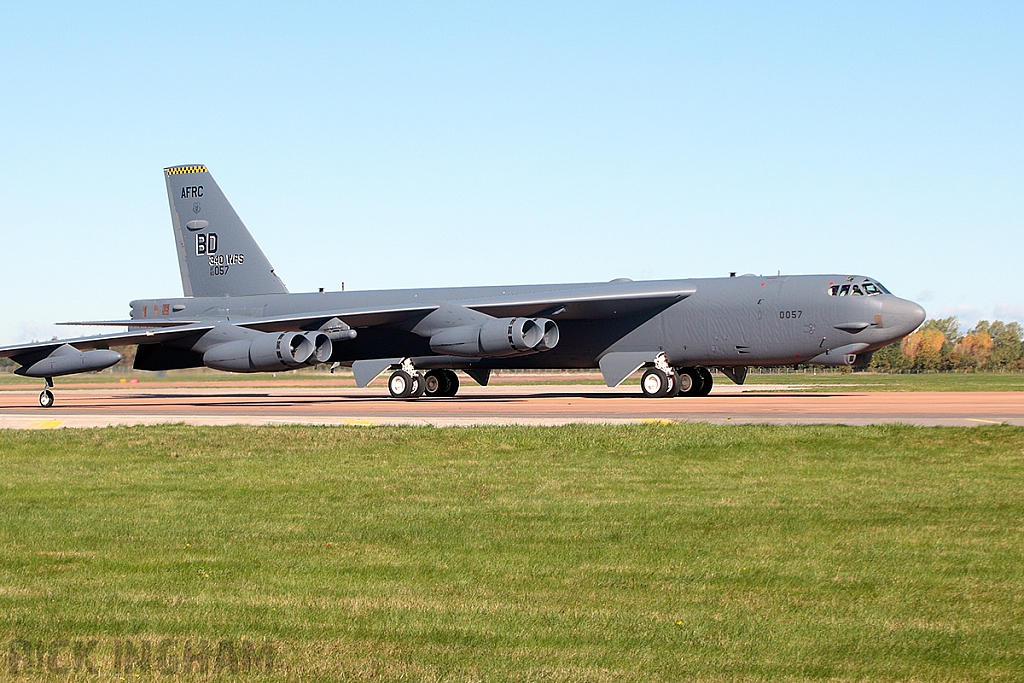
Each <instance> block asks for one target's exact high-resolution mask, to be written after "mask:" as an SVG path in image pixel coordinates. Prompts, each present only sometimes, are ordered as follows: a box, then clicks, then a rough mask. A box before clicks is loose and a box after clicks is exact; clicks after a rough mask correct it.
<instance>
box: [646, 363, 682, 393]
mask: <svg viewBox="0 0 1024 683" xmlns="http://www.w3.org/2000/svg"><path fill="white" fill-rule="evenodd" d="M675 379H676V378H675V373H672V374H669V373H667V372H665V371H664V370H659V369H658V368H649V369H648V370H647V372H645V373H644V375H643V377H641V378H640V389H641V391H643V392H644V396H646V397H648V398H663V397H665V396H669V395H671V394H672V392H673V391H675V388H676V381H675Z"/></svg>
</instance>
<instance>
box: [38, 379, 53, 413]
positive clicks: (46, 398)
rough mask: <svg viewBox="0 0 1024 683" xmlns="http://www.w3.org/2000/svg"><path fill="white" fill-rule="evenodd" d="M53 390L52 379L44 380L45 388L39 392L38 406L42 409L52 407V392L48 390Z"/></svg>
mask: <svg viewBox="0 0 1024 683" xmlns="http://www.w3.org/2000/svg"><path fill="white" fill-rule="evenodd" d="M51 388H53V378H52V377H47V378H46V388H45V389H43V390H42V391H41V392H39V405H41V406H42V407H43V408H52V407H53V392H52V391H50V389H51Z"/></svg>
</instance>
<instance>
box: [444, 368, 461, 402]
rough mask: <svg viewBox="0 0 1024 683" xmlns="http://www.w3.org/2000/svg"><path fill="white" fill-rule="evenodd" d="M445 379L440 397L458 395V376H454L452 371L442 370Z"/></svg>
mask: <svg viewBox="0 0 1024 683" xmlns="http://www.w3.org/2000/svg"><path fill="white" fill-rule="evenodd" d="M441 372H443V373H444V376H445V379H447V380H448V382H447V384H446V385H445V387H444V391H443V392H441V396H447V397H449V398H450V397H452V396H454V395H455V394H457V393H459V376H458V375H456V374H455V371H454V370H442V371H441Z"/></svg>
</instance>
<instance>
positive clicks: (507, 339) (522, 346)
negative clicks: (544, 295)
mask: <svg viewBox="0 0 1024 683" xmlns="http://www.w3.org/2000/svg"><path fill="white" fill-rule="evenodd" d="M557 343H558V326H557V325H556V324H555V323H554V321H552V320H547V319H546V318H498V319H495V320H488V321H487V322H485V323H484V324H483V325H465V326H462V327H452V328H449V329H447V330H441V331H440V332H438V333H437V334H435V335H434V336H432V337H431V338H430V348H431V349H432V350H433V351H434V352H435V353H440V354H443V355H448V356H461V357H463V358H503V357H505V356H516V355H519V354H523V353H537V352H538V351H547V350H548V349H551V348H554V346H555V345H556V344H557Z"/></svg>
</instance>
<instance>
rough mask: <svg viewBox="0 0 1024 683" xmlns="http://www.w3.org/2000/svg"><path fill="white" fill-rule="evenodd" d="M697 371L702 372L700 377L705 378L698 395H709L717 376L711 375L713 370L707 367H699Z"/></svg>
mask: <svg viewBox="0 0 1024 683" xmlns="http://www.w3.org/2000/svg"><path fill="white" fill-rule="evenodd" d="M697 372H699V373H700V378H701V380H703V381H702V382H701V385H700V391H698V392H697V396H707V395H708V394H710V393H711V387H712V386H714V384H715V378H714V377H712V376H711V371H710V370H708V369H707V368H697Z"/></svg>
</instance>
